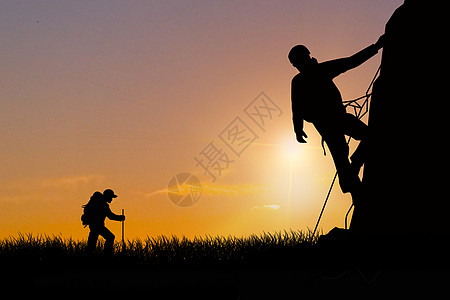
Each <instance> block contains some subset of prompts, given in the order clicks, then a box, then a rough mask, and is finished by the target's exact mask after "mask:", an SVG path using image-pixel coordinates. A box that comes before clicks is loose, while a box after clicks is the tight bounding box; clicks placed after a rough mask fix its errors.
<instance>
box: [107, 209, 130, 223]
mask: <svg viewBox="0 0 450 300" xmlns="http://www.w3.org/2000/svg"><path fill="white" fill-rule="evenodd" d="M106 216H107V217H108V219H110V220H113V221H125V216H122V215H116V214H115V213H113V212H112V211H111V209H110V208H108V213H107V214H106Z"/></svg>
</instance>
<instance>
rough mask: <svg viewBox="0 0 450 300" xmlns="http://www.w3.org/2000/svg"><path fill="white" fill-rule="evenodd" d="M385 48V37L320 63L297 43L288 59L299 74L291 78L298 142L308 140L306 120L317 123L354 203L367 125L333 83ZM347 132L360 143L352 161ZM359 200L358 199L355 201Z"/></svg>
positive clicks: (345, 188)
mask: <svg viewBox="0 0 450 300" xmlns="http://www.w3.org/2000/svg"><path fill="white" fill-rule="evenodd" d="M382 47H383V36H381V37H380V38H379V39H378V41H377V42H376V43H375V44H372V45H370V46H369V47H367V48H365V49H363V50H361V51H360V52H358V53H356V54H354V55H352V56H350V57H346V58H340V59H335V60H330V61H326V62H322V63H318V62H317V60H316V59H315V58H314V57H311V56H310V52H309V50H308V48H306V47H305V46H303V45H297V46H294V47H293V48H292V49H291V51H290V52H289V55H288V58H289V61H290V62H291V64H292V65H293V66H294V67H295V68H297V69H298V70H299V71H300V73H299V74H297V75H296V76H295V77H294V78H293V79H292V85H291V100H292V119H293V123H294V131H295V133H296V136H297V141H298V142H299V143H306V140H305V139H304V138H307V137H308V136H307V135H306V133H305V132H304V131H303V121H307V122H310V123H312V124H314V127H315V128H316V130H317V131H318V132H319V134H320V135H321V136H322V140H323V141H324V142H325V143H326V144H327V146H328V149H329V150H330V152H331V156H332V157H333V160H334V164H335V166H336V171H337V173H338V176H339V184H340V186H341V189H342V192H343V193H348V192H350V193H351V194H352V199H353V203H354V204H355V200H356V198H358V196H357V194H358V193H359V191H360V188H359V187H360V184H361V181H360V179H359V177H358V173H359V170H360V168H361V167H362V165H363V163H364V157H363V147H364V146H363V145H364V142H363V140H364V137H365V136H366V132H367V125H366V124H364V122H362V121H360V120H358V118H356V117H355V116H353V115H352V114H349V113H347V112H346V110H345V107H344V105H343V104H342V97H341V93H340V92H339V89H338V88H337V87H336V85H335V84H334V82H333V79H334V78H335V77H337V76H338V75H340V74H342V73H344V72H346V71H348V70H350V69H353V68H356V67H358V66H359V65H361V64H362V63H364V62H365V61H367V60H368V59H370V58H371V57H372V56H374V55H375V54H377V53H378V50H380V49H381V48H382ZM345 135H348V136H351V137H352V138H354V139H356V140H360V141H361V142H360V145H359V147H358V148H357V150H356V151H355V152H354V153H353V155H352V156H351V160H352V163H350V161H349V158H348V156H349V148H348V145H347V142H346V140H345ZM356 201H357V200H356Z"/></svg>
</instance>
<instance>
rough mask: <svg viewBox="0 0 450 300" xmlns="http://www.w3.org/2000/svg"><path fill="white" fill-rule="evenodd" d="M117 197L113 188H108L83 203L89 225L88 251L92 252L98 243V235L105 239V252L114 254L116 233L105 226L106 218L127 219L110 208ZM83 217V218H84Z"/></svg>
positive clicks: (85, 218) (86, 222) (85, 219)
mask: <svg viewBox="0 0 450 300" xmlns="http://www.w3.org/2000/svg"><path fill="white" fill-rule="evenodd" d="M114 198H117V195H115V194H114V192H113V191H112V190H111V189H106V190H105V191H104V192H103V194H102V193H100V192H95V193H94V194H93V195H92V196H91V198H90V200H89V202H88V203H87V204H86V205H83V208H84V216H85V217H84V220H83V224H87V225H89V229H90V232H89V237H88V253H90V254H92V252H93V251H94V249H95V246H96V245H97V240H98V236H99V235H101V236H102V237H103V238H104V239H105V247H104V253H105V254H106V255H109V256H110V255H112V252H113V246H114V239H115V236H114V234H113V233H112V232H111V231H109V229H108V228H106V227H105V218H106V217H108V219H110V220H114V221H125V216H122V215H116V214H114V213H113V212H112V211H111V209H110V208H109V203H111V201H112V200H113V199H114ZM82 219H83V218H82Z"/></svg>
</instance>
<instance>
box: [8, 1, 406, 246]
mask: <svg viewBox="0 0 450 300" xmlns="http://www.w3.org/2000/svg"><path fill="white" fill-rule="evenodd" d="M402 3H403V1H401V0H395V1H394V0H392V1H391V0H379V1H371V0H363V1H362V0H345V1H334V0H324V1H307V0H297V1H113V2H112V1H74V2H61V1H30V2H18V1H9V2H6V3H5V2H2V4H0V15H1V17H0V36H1V37H2V46H1V47H0V57H1V58H2V59H1V61H0V76H1V77H0V78H1V83H2V88H1V89H0V95H1V102H0V132H1V134H0V137H1V144H0V153H1V155H0V163H1V166H2V172H1V173H0V219H1V220H2V222H1V226H0V238H4V237H8V236H10V235H12V236H16V235H17V233H18V232H22V233H29V232H31V233H35V234H38V233H42V234H47V235H52V234H61V235H62V236H64V237H73V238H77V239H78V238H79V239H81V238H87V235H88V229H87V228H83V226H82V225H81V221H80V216H81V214H82V208H81V205H83V204H85V203H86V202H87V201H88V200H89V197H90V196H91V195H92V194H93V193H94V192H95V191H97V190H98V191H103V190H104V189H106V188H111V189H113V190H114V191H115V192H116V194H118V195H119V197H118V198H117V199H115V200H114V201H113V202H112V204H111V209H112V210H113V211H114V212H116V213H118V214H119V213H120V211H121V209H125V214H126V217H127V220H126V222H125V234H126V237H127V238H129V239H133V238H145V237H146V236H147V235H148V236H157V235H161V234H164V235H171V234H173V235H178V236H182V235H185V236H187V237H193V236H203V235H205V234H209V235H225V236H228V235H237V236H246V235H250V234H260V233H262V232H263V231H265V232H273V231H279V230H285V229H286V230H290V229H293V230H307V229H308V228H310V229H313V228H314V225H315V222H316V220H317V217H318V215H319V213H320V209H321V207H322V204H323V201H324V199H325V196H326V193H327V191H328V188H329V184H330V183H331V180H332V178H333V176H334V173H335V168H334V165H333V162H332V159H331V156H330V155H329V154H328V155H327V156H323V150H322V148H321V144H320V136H319V135H318V134H317V133H316V131H315V129H314V127H313V126H312V125H309V124H308V125H306V127H305V131H306V132H307V134H308V136H309V138H308V143H307V144H303V145H300V144H297V143H296V142H295V135H294V133H293V126H292V121H291V110H290V81H291V79H292V77H293V76H294V75H295V74H296V70H295V69H294V68H292V66H291V65H290V64H289V62H288V60H287V53H288V51H289V50H290V48H291V47H292V46H294V45H296V44H305V45H307V46H308V47H309V49H310V50H311V53H312V56H314V57H316V58H317V59H318V61H324V60H328V59H333V58H338V57H343V56H349V55H351V54H354V53H356V52H357V51H359V50H361V49H363V48H364V47H366V46H368V45H369V44H372V43H374V42H376V40H377V39H378V37H379V36H380V35H381V34H382V33H383V32H384V26H385V23H386V22H387V20H388V19H389V17H390V16H391V15H392V13H393V11H394V10H395V9H396V8H397V7H399V6H400V5H401V4H402ZM380 59H381V53H379V54H378V55H377V56H376V57H374V58H372V59H371V60H370V61H368V62H367V63H365V64H364V65H362V66H361V67H360V68H358V69H357V70H352V71H350V72H348V73H346V74H343V75H342V76H340V77H339V78H337V79H336V80H335V82H336V84H337V86H338V87H339V88H340V90H341V93H342V96H343V98H344V99H352V98H356V97H359V96H361V95H363V94H364V93H365V90H366V88H367V86H368V85H369V83H370V81H371V79H372V77H373V75H374V74H375V72H376V70H377V68H378V65H379V63H380ZM261 97H262V98H261ZM255 101H256V102H255ZM258 101H259V102H258ZM260 101H266V102H265V103H266V104H268V106H267V107H266V108H272V110H270V112H269V111H268V110H267V109H266V110H264V109H263V110H262V111H263V112H265V113H266V117H263V118H262V119H261V118H259V119H258V117H257V116H255V115H252V114H251V112H252V109H253V108H254V105H255V103H256V104H257V103H259V104H261V102H260ZM253 112H254V111H253ZM267 114H270V116H269V117H267V116H268V115H267ZM252 116H253V117H252ZM364 121H365V122H367V119H364ZM261 122H264V124H262V123H261ZM243 126H244V127H243ZM239 128H240V129H242V128H246V134H244V135H241V136H238V135H234V138H236V139H237V140H234V144H233V145H234V147H235V148H234V149H233V145H232V146H231V147H230V144H229V143H231V140H230V139H232V138H233V135H232V133H233V132H234V133H236V134H237V133H238V132H239V130H240V129H239ZM227 143H228V144H227ZM351 145H352V146H351V149H352V148H353V147H354V144H351ZM211 151H219V152H218V153H216V154H217V156H215V160H214V161H215V162H216V163H217V164H211V165H210V168H209V169H208V170H209V171H210V173H208V172H206V170H205V169H204V168H202V167H201V164H200V163H199V161H200V160H202V159H203V163H206V160H207V156H206V155H205V154H209V155H210V156H211V155H212V154H213V152H211ZM210 158H211V157H210ZM219 166H220V167H221V168H222V169H221V170H220V172H219V170H218V169H217V168H218V167H219ZM180 173H189V174H192V175H194V176H195V177H196V178H198V180H199V181H200V183H201V193H200V195H199V196H198V199H195V203H194V204H193V205H191V206H187V207H181V206H177V205H175V204H174V202H173V201H171V199H170V197H169V194H170V188H169V181H170V180H171V179H172V178H173V177H174V176H176V175H177V174H180ZM211 174H212V175H211ZM213 176H214V178H213ZM188 189H189V187H186V186H185V187H184V190H183V193H187V192H186V191H187V190H188ZM350 204H351V198H350V196H349V195H343V194H342V193H341V191H340V189H339V186H338V185H336V186H335V188H334V189H333V192H332V194H331V198H330V201H329V203H328V206H327V208H326V211H325V214H324V216H323V219H322V222H321V225H320V228H321V229H322V230H323V231H324V232H326V231H328V230H329V229H331V228H333V227H334V226H339V227H343V226H344V216H345V213H346V212H347V209H348V208H349V206H350ZM106 226H107V227H108V228H110V229H111V231H112V232H113V233H114V234H115V235H116V237H117V239H118V238H120V231H121V225H120V223H119V222H113V221H107V225H106Z"/></svg>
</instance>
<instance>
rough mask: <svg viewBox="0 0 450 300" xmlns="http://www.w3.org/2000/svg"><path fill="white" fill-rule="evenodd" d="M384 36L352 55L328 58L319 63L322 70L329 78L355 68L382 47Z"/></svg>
mask: <svg viewBox="0 0 450 300" xmlns="http://www.w3.org/2000/svg"><path fill="white" fill-rule="evenodd" d="M383 42H384V36H381V37H380V38H379V39H378V41H377V42H376V43H375V44H372V45H370V46H369V47H366V48H364V49H363V50H361V51H359V52H358V53H356V54H353V55H352V56H349V57H345V58H339V59H335V60H330V61H326V62H323V63H321V64H320V65H321V67H322V68H323V70H324V72H326V73H328V74H329V76H330V77H331V78H334V77H336V76H338V75H340V74H342V73H344V72H347V71H348V70H351V69H353V68H356V67H358V66H360V65H361V64H363V63H364V62H366V61H367V60H369V59H370V58H372V57H373V56H374V55H375V54H377V53H378V50H380V49H381V48H382V47H383Z"/></svg>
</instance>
